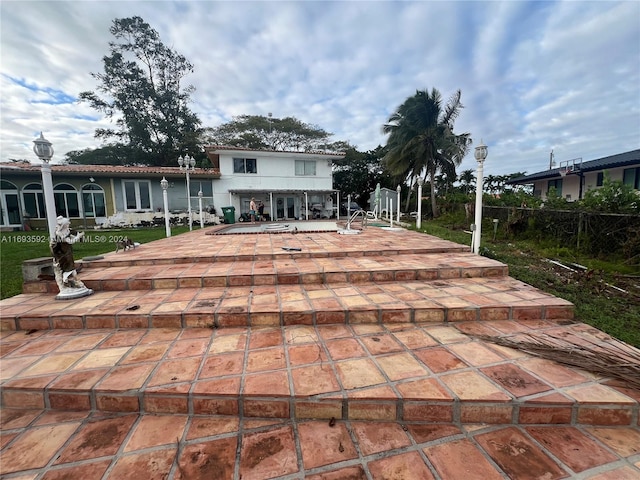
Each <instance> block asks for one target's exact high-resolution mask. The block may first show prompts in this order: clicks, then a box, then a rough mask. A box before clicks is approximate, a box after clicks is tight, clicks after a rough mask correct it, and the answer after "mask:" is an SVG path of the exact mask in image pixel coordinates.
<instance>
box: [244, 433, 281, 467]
mask: <svg viewBox="0 0 640 480" xmlns="http://www.w3.org/2000/svg"><path fill="white" fill-rule="evenodd" d="M283 449H284V446H283V445H282V440H280V438H278V437H267V438H263V439H261V440H259V441H258V442H256V443H255V444H254V445H251V446H250V447H249V448H248V449H247V454H246V462H247V466H248V467H249V468H253V467H255V466H256V465H258V464H259V463H260V462H262V461H263V460H264V459H266V458H267V457H270V456H271V455H275V454H276V453H278V452H281V451H282V450H283Z"/></svg>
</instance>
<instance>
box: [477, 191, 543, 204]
mask: <svg viewBox="0 0 640 480" xmlns="http://www.w3.org/2000/svg"><path fill="white" fill-rule="evenodd" d="M483 202H484V204H485V205H491V206H495V207H526V208H539V207H540V205H541V204H542V200H541V199H540V198H538V197H534V196H533V195H531V194H529V193H527V192H525V191H519V190H505V191H503V192H502V193H501V194H500V195H484V197H483Z"/></svg>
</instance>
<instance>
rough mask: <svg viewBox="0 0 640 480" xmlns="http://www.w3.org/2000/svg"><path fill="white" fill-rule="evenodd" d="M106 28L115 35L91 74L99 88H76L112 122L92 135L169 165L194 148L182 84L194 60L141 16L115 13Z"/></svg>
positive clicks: (187, 89)
mask: <svg viewBox="0 0 640 480" xmlns="http://www.w3.org/2000/svg"><path fill="white" fill-rule="evenodd" d="M110 32H111V34H112V35H113V36H114V38H115V40H114V41H111V42H109V55H106V56H105V57H103V59H102V60H103V63H104V72H103V73H92V74H91V76H92V77H93V78H95V79H96V80H98V82H99V84H98V87H97V89H96V91H95V92H94V91H86V92H82V93H80V99H81V100H82V101H86V102H88V103H89V104H90V105H91V107H93V108H94V109H96V110H99V111H101V112H103V113H104V114H105V115H106V116H107V118H109V119H111V120H114V121H115V128H106V129H103V128H99V129H97V130H96V132H95V136H96V137H97V138H100V139H103V140H109V139H114V138H115V139H116V141H117V143H119V144H120V145H123V146H127V147H129V148H131V149H132V150H136V151H138V152H140V153H141V154H142V156H143V158H144V159H145V161H144V163H147V164H150V165H173V164H175V163H176V158H177V156H178V154H179V153H190V154H192V155H194V154H196V153H197V152H199V150H200V149H199V148H198V143H197V142H198V133H199V125H200V120H199V119H198V117H197V116H196V114H194V113H193V112H192V111H191V110H190V109H189V106H188V104H189V102H190V95H191V93H192V92H193V91H194V88H193V86H192V85H182V81H183V79H184V77H185V76H186V75H187V74H189V73H191V72H193V65H192V64H191V63H189V61H188V60H187V59H186V58H185V57H184V56H182V55H180V54H179V53H177V52H176V51H175V50H173V49H171V48H169V47H167V46H165V45H164V44H163V43H162V41H161V40H160V36H159V35H158V32H157V31H156V30H154V29H153V28H151V26H150V25H149V24H148V23H146V22H145V21H144V20H143V19H142V18H140V17H131V18H117V19H115V20H114V21H113V24H112V26H111V28H110Z"/></svg>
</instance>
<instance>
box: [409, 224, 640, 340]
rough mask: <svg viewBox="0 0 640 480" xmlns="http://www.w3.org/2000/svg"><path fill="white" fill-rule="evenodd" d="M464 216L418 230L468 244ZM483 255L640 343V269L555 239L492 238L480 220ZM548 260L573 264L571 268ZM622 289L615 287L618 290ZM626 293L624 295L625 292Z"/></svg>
mask: <svg viewBox="0 0 640 480" xmlns="http://www.w3.org/2000/svg"><path fill="white" fill-rule="evenodd" d="M464 223H465V222H464V217H462V218H460V217H452V216H448V217H442V218H439V219H437V220H429V221H426V222H423V224H422V228H421V229H420V231H422V232H424V233H428V234H430V235H434V236H436V237H439V238H442V239H445V240H450V241H452V242H456V243H460V244H464V245H470V244H471V235H469V234H467V233H464V229H465V228H467V229H468V227H465V226H464ZM480 250H481V254H482V255H484V256H486V257H490V258H493V259H495V260H498V261H500V262H502V263H505V264H507V265H508V266H509V275H510V276H512V277H513V278H516V279H518V280H520V281H522V282H525V283H528V284H529V285H532V286H534V287H536V288H538V289H540V290H542V291H544V292H547V293H550V294H552V295H554V296H556V297H560V298H563V299H565V300H568V301H570V302H572V303H573V304H574V305H575V316H576V320H579V321H581V322H584V323H586V324H589V325H592V326H594V327H596V328H598V329H600V330H602V331H604V332H606V333H608V334H609V335H611V336H613V337H615V338H618V339H620V340H622V341H624V342H626V343H628V344H630V345H633V346H635V347H640V272H638V271H637V269H635V268H633V267H630V266H629V265H626V264H624V263H623V261H622V260H618V259H616V258H614V257H611V258H606V259H603V258H590V257H586V256H584V255H583V254H581V253H579V252H576V251H575V250H573V249H571V248H566V247H557V246H553V242H539V241H536V240H521V241H514V240H510V239H508V238H505V237H504V235H502V233H501V232H499V233H498V234H497V235H496V239H495V240H494V239H493V229H492V228H491V225H489V224H488V222H487V224H486V225H485V223H483V235H482V248H481V249H480ZM548 260H556V261H561V262H567V263H568V262H571V263H577V264H579V265H582V266H585V267H587V270H585V271H582V270H580V269H574V270H576V271H575V272H572V271H570V270H567V269H564V268H562V267H560V266H557V265H554V264H553V263H551V262H549V261H548ZM616 287H617V288H619V289H622V290H624V292H621V291H619V290H618V289H617V288H616ZM625 292H626V293H625Z"/></svg>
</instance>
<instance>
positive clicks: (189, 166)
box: [178, 154, 196, 230]
mask: <svg viewBox="0 0 640 480" xmlns="http://www.w3.org/2000/svg"><path fill="white" fill-rule="evenodd" d="M178 165H179V166H180V171H181V172H182V171H184V172H185V173H186V176H187V205H188V206H187V212H188V213H189V230H193V218H191V185H190V182H189V172H190V171H191V172H192V171H194V170H195V168H196V159H195V158H193V157H190V156H189V155H188V154H185V156H184V158H182V155H180V156H179V157H178Z"/></svg>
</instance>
